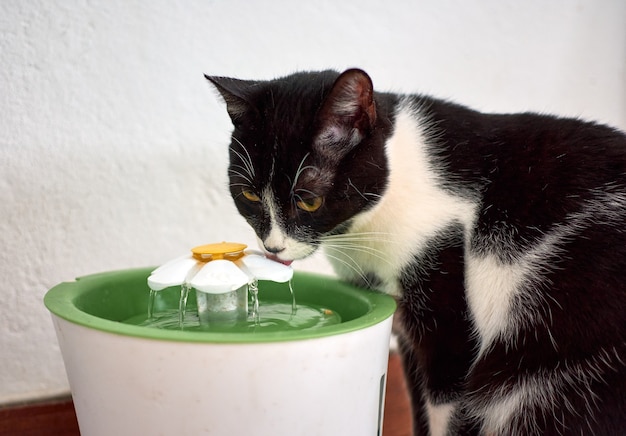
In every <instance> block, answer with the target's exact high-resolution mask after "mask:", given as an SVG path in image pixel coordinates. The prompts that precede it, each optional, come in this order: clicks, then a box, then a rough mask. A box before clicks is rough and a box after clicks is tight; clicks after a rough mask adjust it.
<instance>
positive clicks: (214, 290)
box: [190, 259, 250, 294]
mask: <svg viewBox="0 0 626 436" xmlns="http://www.w3.org/2000/svg"><path fill="white" fill-rule="evenodd" d="M249 281H250V278H249V277H248V275H247V274H246V273H244V272H243V271H242V270H241V269H239V267H237V265H235V263H233V262H231V261H230V260H222V259H219V260H213V261H211V262H208V263H207V264H206V265H205V266H203V267H202V269H201V270H200V271H199V272H198V273H197V274H196V275H195V276H194V277H193V278H192V279H191V281H190V284H191V286H192V287H193V288H195V289H196V290H198V291H201V292H208V293H211V294H223V293H226V292H232V291H234V290H236V289H239V288H241V287H242V286H243V285H245V284H247V283H248V282H249Z"/></svg>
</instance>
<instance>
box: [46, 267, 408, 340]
mask: <svg viewBox="0 0 626 436" xmlns="http://www.w3.org/2000/svg"><path fill="white" fill-rule="evenodd" d="M153 269H154V268H142V269H131V270H122V271H112V272H106V273H100V274H94V275H89V276H85V277H80V278H78V279H76V281H74V282H67V283H61V284H59V285H57V286H55V287H53V288H52V289H50V290H49V291H48V293H47V294H46V296H45V297H44V303H45V305H46V307H47V308H48V310H50V312H52V313H53V314H54V315H56V316H58V317H60V318H63V319H65V320H67V321H69V322H71V323H74V324H78V325H82V326H85V327H88V328H92V329H96V330H100V331H104V332H109V333H114V334H120V335H127V336H134V337H139V338H146V339H155V340H166V341H178V342H207V343H250V342H278V341H296V340H303V339H311V338H320V337H325V336H331V335H338V334H343V333H348V332H351V331H356V330H361V329H365V328H367V327H370V326H372V325H375V324H378V323H380V322H382V321H384V320H386V319H387V318H389V317H390V316H392V315H393V313H394V311H395V309H396V303H395V300H394V299H393V298H392V297H390V296H388V295H386V294H382V293H379V292H375V291H369V290H364V289H359V288H356V287H354V286H351V285H349V284H346V283H344V282H341V281H340V280H338V279H336V278H333V277H328V276H321V275H315V274H308V273H298V272H296V273H295V274H294V277H293V283H292V286H293V290H294V293H295V296H296V300H297V302H298V304H310V305H317V306H322V307H327V308H328V309H330V310H332V311H334V312H336V313H338V314H339V315H340V317H341V319H342V322H341V323H339V324H335V325H328V326H322V327H319V328H315V329H307V330H291V331H281V332H233V333H230V332H210V331H174V330H166V329H158V328H150V327H142V326H137V325H131V324H126V323H124V322H123V321H124V320H127V319H130V318H132V317H134V316H137V315H138V314H141V313H144V312H146V311H147V308H148V299H149V289H148V286H147V284H146V281H147V278H148V276H149V275H150V272H151V271H152V270H153ZM261 292H262V293H263V296H264V297H265V298H268V299H271V300H273V301H280V300H284V301H285V302H289V303H291V294H290V293H289V288H288V286H286V285H285V284H281V283H274V282H262V291H261ZM171 295H172V297H171V298H173V299H176V298H177V295H178V294H176V293H175V292H172V293H171ZM262 298H263V297H262ZM173 304H176V301H173Z"/></svg>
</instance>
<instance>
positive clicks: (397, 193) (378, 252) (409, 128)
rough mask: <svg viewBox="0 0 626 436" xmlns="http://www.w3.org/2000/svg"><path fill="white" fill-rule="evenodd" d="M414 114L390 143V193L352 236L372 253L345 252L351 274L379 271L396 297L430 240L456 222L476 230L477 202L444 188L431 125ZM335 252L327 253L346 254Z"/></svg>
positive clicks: (401, 116) (399, 124)
mask: <svg viewBox="0 0 626 436" xmlns="http://www.w3.org/2000/svg"><path fill="white" fill-rule="evenodd" d="M412 112H413V111H412V109H411V108H409V107H405V108H403V109H401V110H399V111H398V114H397V117H396V121H395V129H394V133H393V135H392V136H391V137H390V138H389V140H388V141H387V143H386V154H387V159H388V165H389V180H388V186H387V189H386V191H385V194H384V195H383V196H382V198H381V199H380V200H379V202H378V203H377V204H376V206H374V207H373V208H372V209H370V210H368V211H366V212H364V213H362V214H360V215H359V216H357V217H356V218H355V219H354V221H353V224H352V226H351V228H350V235H352V236H353V238H354V240H355V241H356V240H357V238H358V237H360V238H361V242H360V244H361V245H363V246H365V247H366V249H362V250H356V249H346V250H343V252H344V256H345V258H344V259H342V260H341V261H340V262H339V265H338V268H339V269H340V270H344V271H345V273H346V274H347V275H352V276H355V275H359V273H361V271H360V270H362V271H363V272H365V273H367V272H373V273H375V275H376V276H378V277H379V278H380V279H381V280H382V281H383V286H384V288H385V289H384V290H385V291H386V292H388V293H390V294H392V295H395V296H398V295H399V294H400V289H399V288H398V277H399V275H400V273H401V271H402V270H403V269H404V268H405V267H406V265H408V264H409V263H411V262H413V261H414V258H415V256H416V255H419V253H420V252H421V251H422V250H423V249H424V247H426V245H427V244H428V242H429V240H430V239H432V238H433V237H434V236H435V235H436V234H437V233H438V232H440V231H442V230H444V229H445V228H446V227H448V226H449V225H450V224H452V223H454V222H458V223H460V224H462V225H463V227H465V228H470V227H471V225H472V223H473V221H474V214H475V205H474V204H473V203H472V202H470V201H468V200H466V199H463V198H461V197H458V196H454V195H452V194H451V193H449V192H447V191H445V190H443V189H441V188H440V186H439V183H438V177H439V176H438V174H437V172H436V169H435V168H433V166H432V163H431V158H429V157H428V155H427V150H426V144H425V141H426V140H427V138H426V136H425V134H424V130H425V128H426V127H427V126H421V125H420V124H419V123H418V122H417V121H416V120H417V119H419V117H418V116H416V114H414V113H412ZM335 251H336V250H328V249H327V252H328V253H329V254H331V255H335V256H341V253H339V252H337V253H336V252H335ZM348 257H349V259H346V258H348ZM331 259H332V258H331ZM335 264H336V265H337V264H338V262H335ZM353 265H358V267H353Z"/></svg>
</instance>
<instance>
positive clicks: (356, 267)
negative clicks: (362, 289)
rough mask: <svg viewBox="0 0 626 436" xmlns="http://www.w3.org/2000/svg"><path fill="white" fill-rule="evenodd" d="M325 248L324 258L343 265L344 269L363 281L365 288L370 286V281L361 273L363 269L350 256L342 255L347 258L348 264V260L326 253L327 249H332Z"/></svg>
mask: <svg viewBox="0 0 626 436" xmlns="http://www.w3.org/2000/svg"><path fill="white" fill-rule="evenodd" d="M325 248H326V249H327V250H326V252H325V254H326V256H327V257H329V258H331V259H334V260H336V261H337V262H339V263H341V264H343V265H344V266H345V267H347V268H348V269H350V270H352V271H353V272H354V273H356V275H357V276H358V277H359V278H360V279H361V280H363V282H364V283H365V284H366V285H367V286H371V283H370V280H369V279H368V278H367V275H366V274H365V272H364V271H363V269H362V268H361V267H360V266H359V264H358V263H356V261H355V260H354V259H353V258H352V257H350V256H348V255H346V254H345V253H342V254H343V255H344V256H345V257H347V258H348V259H349V260H350V262H348V260H346V259H343V258H341V257H339V256H335V255H334V254H331V253H329V252H328V249H334V248H333V247H329V246H326V247H325Z"/></svg>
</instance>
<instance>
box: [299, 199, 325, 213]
mask: <svg viewBox="0 0 626 436" xmlns="http://www.w3.org/2000/svg"><path fill="white" fill-rule="evenodd" d="M322 203H324V197H315V198H311V199H307V200H300V201H298V202H297V203H296V205H297V206H298V207H299V208H300V209H302V210H304V211H306V212H315V211H316V210H317V209H319V208H320V207H321V206H322Z"/></svg>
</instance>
